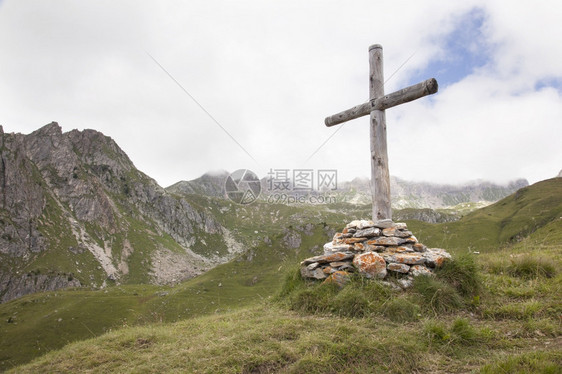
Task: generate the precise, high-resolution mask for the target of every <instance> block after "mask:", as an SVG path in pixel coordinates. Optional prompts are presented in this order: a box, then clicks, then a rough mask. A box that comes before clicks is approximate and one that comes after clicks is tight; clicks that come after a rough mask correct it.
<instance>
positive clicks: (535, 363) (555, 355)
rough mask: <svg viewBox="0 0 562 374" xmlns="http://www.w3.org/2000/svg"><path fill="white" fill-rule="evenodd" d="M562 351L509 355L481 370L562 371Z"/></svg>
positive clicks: (513, 373) (484, 372)
mask: <svg viewBox="0 0 562 374" xmlns="http://www.w3.org/2000/svg"><path fill="white" fill-rule="evenodd" d="M561 368H562V352H561V351H558V352H543V351H538V352H530V353H524V354H521V355H513V356H508V357H507V358H504V359H502V360H499V361H497V362H495V363H493V364H488V365H486V366H484V367H483V368H482V370H481V371H480V372H481V373H482V374H492V373H510V374H527V373H544V374H559V373H562V369H561Z"/></svg>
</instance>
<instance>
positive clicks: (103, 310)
mask: <svg viewBox="0 0 562 374" xmlns="http://www.w3.org/2000/svg"><path fill="white" fill-rule="evenodd" d="M305 231H306V232H305ZM329 231H330V230H329V228H328V226H325V225H324V224H318V225H315V226H313V227H312V228H310V230H303V229H302V228H300V229H298V228H290V229H288V230H287V231H286V232H285V233H280V234H277V235H275V236H272V238H271V244H268V243H266V242H264V241H261V243H260V244H259V245H257V246H255V247H254V248H252V249H251V250H249V251H247V252H246V253H245V254H244V255H242V256H240V257H238V258H237V259H236V260H234V261H232V262H229V263H227V264H223V265H219V266H218V267H216V268H214V269H212V270H210V271H209V272H207V273H205V274H203V275H201V276H199V277H197V278H194V279H191V280H189V281H187V282H184V283H182V284H180V285H178V286H175V287H157V286H149V285H122V286H116V287H110V288H107V289H105V290H85V289H75V290H65V291H57V292H50V293H39V294H33V295H27V296H24V297H22V298H19V299H16V300H13V301H11V302H8V303H5V304H0V370H6V369H9V368H10V367H13V366H14V365H18V364H20V363H23V362H27V361H29V360H30V359H32V358H34V357H37V356H40V355H42V354H44V353H46V352H48V351H50V350H52V349H58V348H60V347H62V346H64V345H66V344H68V343H70V342H73V341H77V340H82V339H86V338H91V337H94V336H98V335H100V334H103V333H105V332H108V331H110V330H114V329H118V328H121V327H124V326H130V325H139V324H141V325H142V324H146V323H153V322H173V321H177V320H179V319H182V318H188V317H193V316H200V315H205V314H213V313H219V312H224V311H229V310H233V309H236V308H238V307H240V306H245V305H251V304H255V303H258V302H261V301H262V300H264V299H267V298H268V297H269V296H271V295H272V294H273V293H274V292H275V290H276V289H277V288H278V286H279V284H280V282H281V281H282V279H283V277H284V274H285V272H286V271H287V269H288V268H289V267H290V266H293V265H294V264H295V263H298V262H299V261H300V260H302V259H303V258H305V257H309V256H311V255H312V254H316V253H318V252H319V251H321V245H320V244H318V243H322V244H323V243H324V242H326V241H327V240H328V237H329V236H328V232H329ZM287 236H298V237H299V238H300V240H301V245H300V247H299V248H289V247H287V246H286V245H285V244H284V239H285V237H287ZM14 347H17V349H14Z"/></svg>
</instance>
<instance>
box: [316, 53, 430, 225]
mask: <svg viewBox="0 0 562 374" xmlns="http://www.w3.org/2000/svg"><path fill="white" fill-rule="evenodd" d="M437 89H438V85H437V81H436V80H435V79H434V78H431V79H428V80H426V81H425V82H421V83H418V84H415V85H413V86H410V87H406V88H404V89H402V90H399V91H396V92H393V93H391V94H390V95H386V96H385V95H384V74H383V60H382V46H380V45H379V44H375V45H372V46H371V47H369V101H368V102H366V103H363V104H361V105H357V106H354V107H353V108H351V109H348V110H345V111H343V112H341V113H338V114H335V115H333V116H330V117H327V118H326V119H325V120H324V123H325V124H326V126H334V125H337V124H340V123H342V122H346V121H349V120H352V119H355V118H359V117H362V116H364V115H367V114H370V119H371V121H370V123H371V127H370V137H371V139H370V140H371V195H372V198H373V212H372V213H373V221H378V220H381V219H392V208H391V205H390V174H389V172H388V152H387V147H386V115H385V109H388V108H392V107H394V106H396V105H400V104H403V103H407V102H409V101H412V100H416V99H419V98H420V97H424V96H426V95H431V94H434V93H436V92H437Z"/></svg>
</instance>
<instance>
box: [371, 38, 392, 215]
mask: <svg viewBox="0 0 562 374" xmlns="http://www.w3.org/2000/svg"><path fill="white" fill-rule="evenodd" d="M382 58H383V56H382V46H381V45H380V44H374V45H372V46H370V47H369V70H370V74H369V99H370V100H373V99H376V98H379V97H383V96H384V73H383V60H382ZM370 133H371V194H372V198H373V221H378V220H381V219H392V209H391V207H390V176H389V173H388V153H387V149H386V116H385V112H384V110H372V111H371V132H370Z"/></svg>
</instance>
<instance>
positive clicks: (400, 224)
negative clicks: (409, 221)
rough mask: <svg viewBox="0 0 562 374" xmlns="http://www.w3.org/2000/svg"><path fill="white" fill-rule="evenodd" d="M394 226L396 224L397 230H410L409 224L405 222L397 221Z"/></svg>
mask: <svg viewBox="0 0 562 374" xmlns="http://www.w3.org/2000/svg"><path fill="white" fill-rule="evenodd" d="M394 226H396V229H397V230H408V226H406V224H405V223H404V222H396V223H395V224H394Z"/></svg>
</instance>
